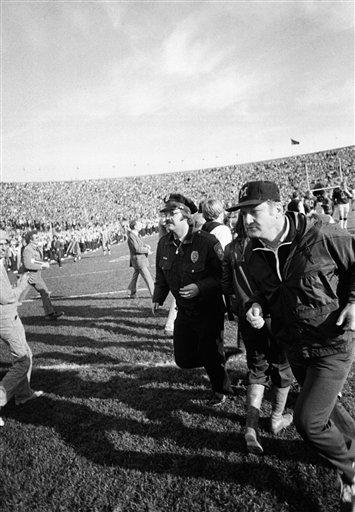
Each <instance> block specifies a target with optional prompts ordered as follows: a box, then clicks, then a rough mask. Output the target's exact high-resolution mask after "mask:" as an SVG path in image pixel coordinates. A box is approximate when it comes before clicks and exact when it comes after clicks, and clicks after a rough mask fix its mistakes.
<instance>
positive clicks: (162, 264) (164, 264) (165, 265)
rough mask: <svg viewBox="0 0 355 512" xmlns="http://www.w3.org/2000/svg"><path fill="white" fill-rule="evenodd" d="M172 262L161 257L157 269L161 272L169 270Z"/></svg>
mask: <svg viewBox="0 0 355 512" xmlns="http://www.w3.org/2000/svg"><path fill="white" fill-rule="evenodd" d="M172 264H173V262H172V260H171V259H170V260H169V259H168V258H166V257H162V258H160V260H159V267H160V268H161V269H162V270H170V269H171V266H172Z"/></svg>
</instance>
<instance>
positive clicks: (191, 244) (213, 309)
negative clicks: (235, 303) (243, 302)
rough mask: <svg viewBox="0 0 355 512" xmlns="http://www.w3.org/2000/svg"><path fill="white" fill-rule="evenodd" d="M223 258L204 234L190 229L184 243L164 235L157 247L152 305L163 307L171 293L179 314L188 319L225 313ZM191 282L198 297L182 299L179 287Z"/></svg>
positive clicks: (170, 234)
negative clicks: (222, 287)
mask: <svg viewBox="0 0 355 512" xmlns="http://www.w3.org/2000/svg"><path fill="white" fill-rule="evenodd" d="M222 259H223V250H222V247H221V244H220V243H219V242H218V241H217V240H216V238H215V237H214V236H213V235H210V234H209V233H206V232H204V231H195V232H194V231H193V230H192V227H190V229H189V231H188V234H187V236H186V237H185V239H184V240H183V241H182V242H180V241H179V240H176V239H175V237H174V234H173V233H168V234H167V235H165V236H163V237H162V238H161V239H160V240H159V243H158V247H157V255H156V278H155V289H154V295H153V302H157V303H159V304H160V305H162V304H163V303H164V301H165V299H166V297H167V295H168V293H169V290H170V291H171V293H172V294H173V295H174V297H175V299H176V304H177V308H178V311H179V313H182V314H184V315H186V316H189V317H201V316H205V317H206V316H209V315H211V313H223V312H224V304H223V299H222V289H221V277H222V265H221V260H222ZM192 283H195V284H196V285H197V286H198V289H199V294H198V295H197V296H196V297H194V298H192V299H186V298H183V297H181V296H180V294H179V290H180V288H182V287H184V286H186V285H188V284H192Z"/></svg>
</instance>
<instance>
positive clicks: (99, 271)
mask: <svg viewBox="0 0 355 512" xmlns="http://www.w3.org/2000/svg"><path fill="white" fill-rule="evenodd" d="M115 271H116V269H115V268H110V269H109V270H97V271H95V272H84V273H82V274H59V275H57V276H46V281H49V279H65V278H66V277H81V276H90V275H91V274H105V273H107V272H115Z"/></svg>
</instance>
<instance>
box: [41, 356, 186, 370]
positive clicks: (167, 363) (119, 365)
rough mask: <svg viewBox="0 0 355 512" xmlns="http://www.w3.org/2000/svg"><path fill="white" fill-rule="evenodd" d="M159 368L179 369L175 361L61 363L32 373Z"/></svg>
mask: <svg viewBox="0 0 355 512" xmlns="http://www.w3.org/2000/svg"><path fill="white" fill-rule="evenodd" d="M40 355H41V354H37V357H40ZM127 366H129V367H130V368H149V369H150V368H152V367H154V368H159V367H174V368H177V366H176V364H175V363H174V362H173V361H163V362H161V363H153V362H149V363H115V364H107V363H98V364H97V363H93V364H77V363H69V364H68V363H60V364H53V365H48V364H46V365H38V366H36V367H35V368H33V370H32V373H34V372H35V371H36V370H59V371H64V372H65V371H67V370H68V371H69V370H89V369H92V368H105V369H107V370H110V369H111V368H112V369H114V368H127Z"/></svg>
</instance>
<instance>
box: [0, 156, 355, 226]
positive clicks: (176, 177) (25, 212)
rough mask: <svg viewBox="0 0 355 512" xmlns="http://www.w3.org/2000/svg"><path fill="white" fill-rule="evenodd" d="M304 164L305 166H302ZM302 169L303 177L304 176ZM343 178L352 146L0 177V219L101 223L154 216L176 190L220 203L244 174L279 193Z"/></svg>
mask: <svg viewBox="0 0 355 512" xmlns="http://www.w3.org/2000/svg"><path fill="white" fill-rule="evenodd" d="M306 169H307V172H306ZM307 173H308V181H307ZM341 175H342V176H343V177H344V178H347V180H348V184H349V186H350V187H351V188H352V189H354V184H355V176H354V146H348V147H343V148H337V149H331V150H327V151H320V152H317V153H310V154H304V155H297V156H290V157H285V158H279V159H275V160H268V161H261V162H254V163H248V164H238V165H229V166H226V167H218V168H209V169H198V170H193V171H184V172H174V173H166V174H156V175H148V176H135V177H125V178H111V179H100V180H86V181H66V182H41V183H2V184H1V188H2V202H1V221H2V225H3V226H4V227H7V228H11V227H12V228H22V229H23V228H26V227H28V226H36V227H37V228H40V229H48V226H49V225H52V226H58V228H63V229H68V228H69V227H71V226H76V227H77V226H81V227H84V226H88V225H102V224H103V223H113V222H117V221H121V220H123V219H130V218H134V217H140V218H143V219H149V220H150V221H152V222H155V221H156V219H157V212H158V210H159V206H160V205H161V203H162V200H163V198H164V197H165V196H166V195H167V194H168V193H171V192H174V191H179V192H180V193H183V194H185V195H187V196H189V197H191V198H192V199H193V200H194V201H196V202H197V203H198V202H200V201H201V200H203V199H204V198H206V197H208V196H211V195H212V196H213V197H215V198H218V199H221V200H222V201H223V202H224V203H225V204H226V205H228V204H230V203H233V201H235V199H236V197H237V195H238V191H239V188H240V186H241V185H242V184H243V183H244V182H245V181H249V180H256V179H270V180H274V181H276V182H277V183H278V184H279V186H280V189H281V194H282V198H283V200H284V201H288V200H289V197H290V195H291V194H292V192H293V191H295V190H298V191H299V192H300V193H301V194H303V193H304V192H305V191H306V190H307V188H308V185H310V188H315V187H316V186H323V187H328V186H329V187H330V186H333V185H335V184H337V183H339V179H340V176H341Z"/></svg>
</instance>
